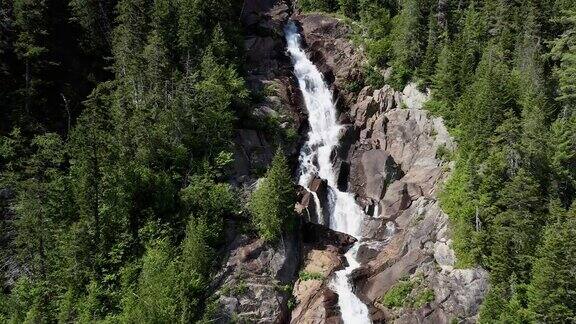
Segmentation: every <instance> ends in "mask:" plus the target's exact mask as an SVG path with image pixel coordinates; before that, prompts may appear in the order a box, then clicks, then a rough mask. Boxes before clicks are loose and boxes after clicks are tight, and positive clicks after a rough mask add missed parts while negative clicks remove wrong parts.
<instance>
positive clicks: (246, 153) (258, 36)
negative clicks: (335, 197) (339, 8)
mask: <svg viewBox="0 0 576 324" xmlns="http://www.w3.org/2000/svg"><path fill="white" fill-rule="evenodd" d="M290 14H291V9H290V7H289V6H288V5H287V4H286V3H285V1H281V0H246V1H244V6H243V9H242V16H241V22H242V25H243V27H244V30H245V35H246V38H245V40H244V46H245V51H246V62H245V69H246V73H247V75H246V79H247V86H248V88H249V89H250V90H251V91H252V93H253V94H255V95H258V97H261V99H260V100H258V102H256V103H254V104H253V105H252V106H250V107H247V108H245V110H244V111H242V112H241V113H242V114H243V115H244V116H246V117H247V118H243V121H245V120H252V121H266V120H269V119H270V118H272V119H274V120H279V121H280V127H281V128H285V129H287V128H293V129H297V130H300V131H301V132H302V130H301V129H300V128H301V127H305V125H304V124H303V123H302V121H303V120H304V115H303V114H302V113H301V108H302V107H303V105H302V103H301V97H300V91H299V90H298V88H297V87H296V82H295V80H294V77H293V74H292V66H291V63H290V59H289V58H288V57H287V55H286V53H285V47H286V45H285V41H284V32H283V28H284V25H285V24H286V22H287V20H288V17H289V16H290ZM277 141H278V139H277V138H276V137H274V136H271V135H270V134H267V133H266V132H263V131H261V130H259V129H254V126H253V123H252V124H251V123H246V124H245V125H244V124H243V125H242V128H241V129H239V130H238V131H237V132H236V136H235V139H234V144H235V146H234V165H233V170H231V173H232V174H233V177H232V179H231V182H232V184H233V185H235V186H237V187H239V188H242V189H244V191H245V192H246V193H249V191H250V190H251V188H253V187H254V186H253V184H254V183H256V182H257V176H258V175H259V174H261V172H262V171H263V170H265V169H266V168H267V167H268V165H269V164H270V162H271V160H272V156H273V151H274V150H273V147H275V146H276V145H274V144H275V142H277ZM286 146H288V148H289V152H288V153H289V155H290V156H292V157H293V156H294V155H296V154H297V153H298V143H292V144H290V145H288V144H287V145H286ZM249 221H250V220H248V219H243V220H238V219H236V220H228V221H227V224H226V227H225V228H226V232H227V233H226V237H227V239H226V245H225V247H224V248H223V249H222V250H221V251H220V253H221V255H222V264H221V266H220V267H219V269H221V270H220V272H219V273H217V274H216V275H215V276H214V279H213V281H212V283H211V289H210V295H211V296H210V299H209V300H210V301H213V302H215V303H217V305H218V308H217V309H218V311H219V314H218V315H219V316H218V322H219V323H230V322H233V321H239V322H246V323H286V322H288V321H289V317H290V311H289V309H288V301H289V300H290V298H292V297H291V293H290V290H291V289H290V288H291V287H292V285H293V283H294V281H295V279H296V274H297V272H298V266H299V263H300V260H301V257H300V254H301V238H300V236H299V233H292V234H291V233H284V235H283V237H282V239H281V240H280V241H279V242H277V243H276V244H268V243H266V242H264V241H263V240H261V239H258V238H257V237H255V236H254V235H250V234H246V233H242V232H241V229H242V228H243V227H245V226H246V224H245V223H247V222H249Z"/></svg>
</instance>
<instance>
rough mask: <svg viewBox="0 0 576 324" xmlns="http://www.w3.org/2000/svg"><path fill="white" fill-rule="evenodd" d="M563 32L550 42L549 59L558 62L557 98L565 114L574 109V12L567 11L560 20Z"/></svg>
mask: <svg viewBox="0 0 576 324" xmlns="http://www.w3.org/2000/svg"><path fill="white" fill-rule="evenodd" d="M560 22H561V23H563V24H564V25H565V29H564V32H563V33H562V35H560V36H559V37H558V38H557V39H555V40H554V41H553V42H552V49H551V50H550V57H552V59H554V60H555V61H556V62H558V64H557V67H556V70H555V76H556V77H557V78H558V85H559V89H558V96H557V100H558V101H560V102H561V103H562V104H563V106H564V109H565V110H566V113H567V114H570V115H574V110H575V109H576V81H575V80H576V54H574V53H576V11H574V10H572V11H567V12H565V13H564V16H563V17H562V18H561V19H560Z"/></svg>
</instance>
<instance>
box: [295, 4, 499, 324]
mask: <svg viewBox="0 0 576 324" xmlns="http://www.w3.org/2000/svg"><path fill="white" fill-rule="evenodd" d="M297 19H298V20H299V21H300V22H301V24H302V29H303V32H304V38H305V40H306V42H307V44H308V46H309V48H308V52H309V53H310V56H311V58H312V60H313V61H314V62H315V63H316V64H318V65H319V66H321V67H322V70H323V71H324V72H325V76H326V80H328V81H329V82H333V83H332V84H333V85H334V92H335V94H337V95H339V96H338V98H339V99H341V98H343V99H344V100H342V102H340V104H339V107H341V110H340V116H339V120H340V121H341V122H342V123H343V124H346V125H345V134H344V136H343V142H342V145H341V147H340V148H339V151H338V152H337V154H336V157H335V159H336V160H335V161H334V164H335V165H336V167H337V168H339V170H338V174H339V179H338V186H339V188H344V189H347V190H348V191H351V192H354V193H355V194H356V197H357V201H358V203H359V204H360V205H361V206H362V207H364V208H365V210H367V211H368V214H369V215H371V216H372V217H368V218H367V219H366V220H365V222H364V224H363V228H362V233H363V241H362V242H361V243H362V245H361V247H360V248H359V252H358V260H359V262H360V263H361V264H362V267H361V268H359V269H357V271H355V272H354V274H353V278H354V279H353V280H354V283H355V284H356V288H357V290H356V292H357V294H358V295H359V297H360V298H361V299H362V300H364V301H365V302H366V303H367V304H368V305H369V306H370V307H371V316H372V320H373V321H375V322H397V323H449V322H451V321H452V320H458V321H460V322H474V321H475V319H476V316H477V314H478V308H479V306H480V304H481V303H482V301H483V299H484V296H485V295H486V292H487V289H488V274H487V272H486V271H485V270H483V269H481V268H475V269H456V268H455V262H456V256H455V255H454V251H453V250H452V249H451V244H452V241H451V240H450V230H449V219H448V216H447V215H446V214H445V213H444V212H443V211H442V210H441V208H440V206H439V202H438V201H437V193H438V190H439V188H440V186H441V184H442V183H443V182H444V181H445V179H446V178H447V177H448V176H449V173H450V171H451V168H452V163H450V162H449V161H443V160H442V157H441V156H438V154H437V152H438V150H439V149H441V148H442V149H447V150H449V151H451V150H454V149H455V147H456V144H455V142H454V140H453V139H452V138H451V137H450V135H449V134H448V131H447V129H446V127H445V126H444V123H443V121H442V119H441V118H433V117H431V116H429V114H428V112H427V111H425V110H423V109H422V107H423V105H424V103H425V102H426V100H427V99H428V97H429V95H428V93H426V92H422V91H420V90H419V89H418V88H417V87H416V85H415V84H409V85H408V86H406V88H405V89H403V91H396V90H395V89H393V88H391V87H390V86H388V85H386V86H384V87H383V88H381V89H374V88H372V87H369V86H368V87H365V88H363V89H362V90H361V91H360V92H359V93H351V92H346V91H344V90H341V89H342V87H343V86H345V85H346V82H347V81H345V80H346V79H348V81H350V80H356V79H355V77H356V75H357V73H359V71H360V69H359V67H360V66H361V65H362V62H363V60H364V59H363V56H362V52H361V51H358V50H356V49H354V48H353V45H352V44H351V42H349V34H350V31H349V29H347V28H346V27H345V25H344V23H342V22H341V21H339V20H338V19H335V18H330V17H326V16H323V15H318V14H311V15H303V16H298V17H297ZM339 89H340V90H339ZM400 280H410V281H411V282H412V281H413V282H414V288H413V289H412V291H411V292H410V295H411V296H414V297H416V296H420V295H419V294H423V293H426V295H425V296H426V298H424V299H423V301H422V302H421V303H413V302H409V301H407V302H406V303H405V304H404V305H403V306H402V307H399V308H391V309H389V308H387V307H386V306H385V305H384V304H383V303H382V297H383V296H384V295H385V294H386V293H387V292H388V291H389V290H390V289H391V288H392V287H394V286H395V285H396V284H398V282H399V281H400Z"/></svg>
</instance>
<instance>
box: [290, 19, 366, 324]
mask: <svg viewBox="0 0 576 324" xmlns="http://www.w3.org/2000/svg"><path fill="white" fill-rule="evenodd" d="M285 35H286V41H287V49H288V52H289V53H290V56H291V57H292V62H293V64H294V74H295V75H296V78H297V79H298V83H299V86H300V89H301V91H302V95H303V97H304V102H305V105H306V109H307V110H308V116H309V117H308V122H309V124H310V131H309V133H308V140H307V141H306V143H305V144H304V146H303V147H302V150H301V153H300V158H299V163H300V164H299V180H298V183H299V185H301V186H302V187H304V188H308V186H309V185H310V183H311V181H312V180H313V178H314V177H316V176H318V177H320V178H321V179H325V180H326V181H327V185H328V197H327V198H328V199H327V204H325V205H324V206H322V205H321V204H320V200H319V199H318V197H317V195H316V194H315V193H313V195H314V197H315V201H316V206H318V209H317V213H321V212H322V211H321V208H323V209H327V213H328V214H329V224H327V225H328V226H329V227H330V228H331V229H332V230H334V231H338V232H343V233H346V234H348V235H351V236H354V237H355V238H356V239H358V240H360V239H361V234H360V226H361V225H362V220H363V218H364V213H363V211H362V209H361V208H360V207H359V206H358V205H357V204H356V201H355V200H354V196H353V195H352V194H350V193H346V192H342V191H340V190H338V188H337V183H336V180H337V179H336V175H335V173H334V168H333V166H332V158H331V157H332V153H333V151H334V149H335V148H336V147H337V146H338V143H339V140H340V136H341V134H342V130H343V128H342V127H341V126H340V125H339V124H338V122H337V120H336V107H335V105H334V102H333V95H332V92H331V91H330V89H329V88H328V85H327V84H326V82H325V81H324V79H323V77H322V74H321V73H320V71H319V70H318V68H316V66H315V65H314V64H313V63H312V62H311V61H310V60H309V59H308V57H307V56H306V53H305V52H304V51H303V50H302V48H301V44H300V34H299V33H298V30H297V27H296V25H295V24H294V22H289V23H288V24H287V26H286V28H285ZM359 244H361V243H359V242H356V243H354V246H352V248H351V249H350V250H349V251H348V252H347V253H346V255H345V257H346V259H347V261H348V266H347V267H346V268H344V269H343V270H340V271H337V272H336V273H335V274H334V278H333V280H332V282H331V288H332V289H334V290H335V292H336V293H337V294H338V296H339V298H338V305H339V307H340V312H341V316H342V320H343V321H344V323H370V318H369V314H368V307H367V306H366V305H364V304H363V303H362V302H361V301H360V299H359V298H358V297H357V296H356V295H355V294H354V292H353V287H352V285H351V283H350V281H349V278H348V277H349V275H350V274H351V273H352V271H354V270H355V269H357V268H359V267H360V264H359V263H358V262H357V261H356V254H357V252H358V247H359Z"/></svg>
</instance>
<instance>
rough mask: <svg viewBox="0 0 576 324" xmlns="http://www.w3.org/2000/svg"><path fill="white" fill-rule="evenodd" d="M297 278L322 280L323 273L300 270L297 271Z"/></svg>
mask: <svg viewBox="0 0 576 324" xmlns="http://www.w3.org/2000/svg"><path fill="white" fill-rule="evenodd" d="M298 279H300V280H301V281H307V280H323V279H324V275H323V274H321V273H318V272H308V271H304V270H302V271H300V272H299V273H298Z"/></svg>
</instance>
